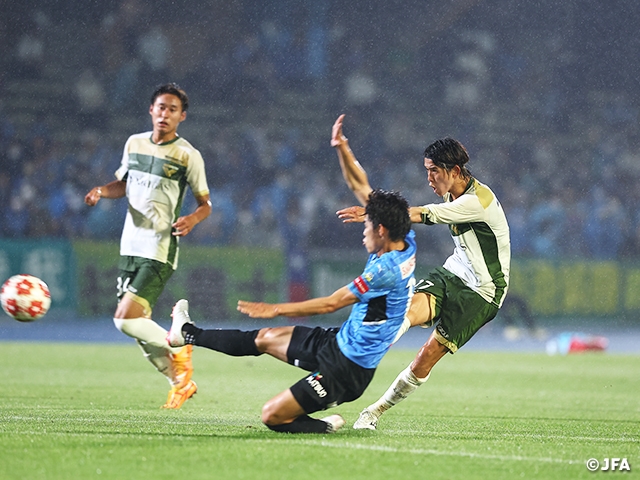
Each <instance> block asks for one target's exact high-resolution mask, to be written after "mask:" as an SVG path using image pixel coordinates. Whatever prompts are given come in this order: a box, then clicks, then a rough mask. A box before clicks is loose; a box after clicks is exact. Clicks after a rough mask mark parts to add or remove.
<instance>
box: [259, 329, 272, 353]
mask: <svg viewBox="0 0 640 480" xmlns="http://www.w3.org/2000/svg"><path fill="white" fill-rule="evenodd" d="M276 337H277V334H276V333H275V331H274V329H273V328H261V329H260V330H259V331H258V335H256V339H255V342H256V348H257V349H258V351H259V352H260V353H265V352H266V351H267V350H269V347H270V346H271V345H272V343H273V341H274V339H275V338H276Z"/></svg>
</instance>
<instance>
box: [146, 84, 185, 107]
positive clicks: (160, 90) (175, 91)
mask: <svg viewBox="0 0 640 480" xmlns="http://www.w3.org/2000/svg"><path fill="white" fill-rule="evenodd" d="M165 94H168V95H175V96H176V97H178V99H179V100H180V103H181V105H182V111H183V112H186V111H187V110H188V109H189V97H187V94H186V92H185V91H184V90H182V89H181V88H180V86H179V85H178V84H177V83H166V84H164V85H160V86H158V87H157V88H156V89H155V91H154V92H153V94H152V95H151V105H153V104H154V103H156V99H157V98H158V97H159V96H160V95H165Z"/></svg>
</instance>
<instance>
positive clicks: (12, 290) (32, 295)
mask: <svg viewBox="0 0 640 480" xmlns="http://www.w3.org/2000/svg"><path fill="white" fill-rule="evenodd" d="M0 301H2V309H3V310H4V311H5V312H7V315H9V316H10V317H13V318H15V319H16V320H18V321H20V322H33V321H34V320H37V319H39V318H41V317H42V316H43V315H44V314H45V313H47V310H49V307H50V306H51V294H50V293H49V287H47V284H46V283H44V282H43V281H42V280H40V279H39V278H38V277H34V276H33V275H14V276H13V277H11V278H10V279H9V280H7V281H6V282H4V284H3V285H2V289H0Z"/></svg>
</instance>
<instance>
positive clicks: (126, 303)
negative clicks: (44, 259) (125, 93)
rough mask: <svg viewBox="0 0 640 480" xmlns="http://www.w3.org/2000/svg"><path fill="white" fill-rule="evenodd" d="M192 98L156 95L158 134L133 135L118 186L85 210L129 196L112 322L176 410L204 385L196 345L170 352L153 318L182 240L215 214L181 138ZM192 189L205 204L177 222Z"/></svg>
mask: <svg viewBox="0 0 640 480" xmlns="http://www.w3.org/2000/svg"><path fill="white" fill-rule="evenodd" d="M188 107H189V99H188V97H187V95H186V93H185V92H184V91H183V90H182V89H180V87H179V86H178V85H176V84H175V83H170V84H167V85H162V86H160V87H158V88H157V89H156V91H155V92H153V95H152V97H151V106H150V107H149V115H151V120H152V123H153V131H151V132H145V133H139V134H136V135H132V136H131V137H129V139H128V140H127V142H126V144H125V146H124V154H123V156H122V164H121V166H120V168H119V169H118V170H117V171H116V178H117V180H114V181H113V182H111V183H108V184H107V185H103V186H100V187H94V188H93V189H91V191H90V192H89V193H87V195H86V196H85V199H84V201H85V203H86V204H87V205H89V206H94V205H96V204H97V203H98V201H100V199H101V198H121V197H124V196H125V195H126V197H127V200H128V202H129V209H128V211H127V216H126V219H125V223H124V229H123V230H122V237H121V240H120V261H119V265H118V268H119V270H120V272H119V276H118V283H117V288H118V306H117V308H116V312H115V315H114V318H113V321H114V323H115V325H116V327H117V328H118V330H120V331H121V332H122V333H124V334H126V335H128V336H130V337H133V338H135V339H136V341H137V342H138V345H139V346H140V348H141V349H142V351H143V352H144V356H145V357H146V358H147V359H148V360H149V361H150V362H151V363H152V364H153V365H154V366H155V367H156V368H157V369H158V371H159V372H160V373H162V374H163V375H164V376H166V377H167V379H168V380H169V383H170V385H171V389H170V391H169V396H168V399H167V402H166V403H165V404H164V405H163V408H173V409H177V408H180V407H181V406H182V404H183V403H184V402H185V400H187V399H188V398H190V397H192V396H193V395H194V394H195V393H196V390H197V386H196V384H195V382H194V381H193V380H191V376H192V374H193V366H192V363H191V349H192V347H190V346H185V347H183V348H170V347H169V346H167V342H166V340H165V337H166V335H167V331H166V330H165V329H164V328H162V327H161V326H160V325H158V324H157V323H156V322H154V321H153V320H151V311H152V309H153V306H154V305H155V303H156V301H157V300H158V297H159V296H160V293H162V290H163V289H164V287H165V285H166V283H167V281H168V280H169V278H170V277H171V275H172V274H173V271H174V270H175V269H176V268H177V266H178V239H179V237H184V236H185V235H187V234H189V232H191V230H193V228H194V227H195V226H196V225H197V224H198V223H200V222H201V221H202V220H204V219H205V218H206V217H207V216H209V214H210V213H211V202H210V200H209V187H208V186H207V178H206V175H205V169H204V161H203V159H202V156H201V155H200V152H199V151H198V150H196V149H195V148H193V146H192V145H191V144H190V143H189V142H187V141H186V140H184V139H183V138H181V137H180V136H178V133H177V129H178V125H180V123H181V122H182V121H184V120H185V118H186V117H187V109H188ZM187 185H188V186H189V187H190V188H191V191H192V192H193V195H194V196H195V198H196V201H197V203H198V206H197V208H196V209H195V211H194V212H193V213H191V214H190V215H185V216H178V215H179V213H180V208H181V206H182V201H183V199H184V195H185V192H186V188H187Z"/></svg>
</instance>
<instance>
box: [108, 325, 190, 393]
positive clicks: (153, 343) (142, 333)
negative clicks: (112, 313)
mask: <svg viewBox="0 0 640 480" xmlns="http://www.w3.org/2000/svg"><path fill="white" fill-rule="evenodd" d="M113 323H114V324H115V325H116V327H117V329H118V330H120V331H121V332H122V333H124V334H125V335H128V336H130V337H133V338H135V339H136V341H137V342H138V345H139V346H140V348H141V349H142V352H143V354H144V356H145V358H146V359H147V360H149V361H150V362H151V364H152V365H153V366H154V367H156V369H157V370H158V371H159V372H160V373H162V374H163V375H164V376H165V377H167V379H168V380H169V383H170V384H171V385H174V384H176V383H178V381H177V379H176V376H175V372H174V370H173V360H172V358H171V354H172V353H177V352H178V351H179V350H180V348H171V347H170V346H169V344H168V343H167V340H166V336H167V331H166V330H165V329H164V328H162V327H161V326H160V325H158V324H157V323H156V322H154V321H153V320H151V319H150V318H143V317H140V318H127V319H122V318H114V319H113Z"/></svg>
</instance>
